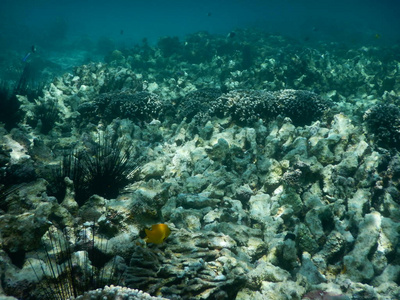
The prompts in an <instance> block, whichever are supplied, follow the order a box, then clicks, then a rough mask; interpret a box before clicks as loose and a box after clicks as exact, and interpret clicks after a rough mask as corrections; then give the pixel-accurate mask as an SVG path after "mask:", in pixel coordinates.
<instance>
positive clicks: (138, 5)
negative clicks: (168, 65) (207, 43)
mask: <svg viewBox="0 0 400 300" xmlns="http://www.w3.org/2000/svg"><path fill="white" fill-rule="evenodd" d="M399 12H400V1H398V0H347V1H346V0H320V1H316V0H306V1H299V0H264V1H262V0H233V1H228V0H220V1H215V0H202V1H189V0H169V1H165V0H164V1H161V0H146V1H137V0H114V1H110V0H68V1H67V0H1V3H0V63H1V61H3V62H4V61H6V60H8V59H9V58H10V56H12V54H10V53H13V54H15V53H18V55H20V56H21V58H23V57H24V55H25V54H26V52H28V51H30V49H31V47H32V45H35V47H36V49H37V50H38V52H40V53H42V55H46V56H47V57H52V56H54V51H56V52H58V54H56V55H55V56H56V57H57V56H58V57H60V53H62V54H63V56H67V57H68V54H69V57H70V58H71V59H72V60H78V61H77V62H71V63H82V62H83V60H85V59H86V60H88V59H89V60H96V59H95V57H96V55H98V57H103V56H104V55H105V54H107V52H109V51H112V50H114V49H121V48H130V47H132V46H133V45H135V44H138V43H141V42H142V41H143V39H146V40H147V41H148V43H149V44H155V43H157V41H158V39H159V38H160V37H163V36H177V37H179V38H180V39H182V38H183V37H184V36H185V35H187V34H191V33H194V32H198V31H207V32H209V33H211V34H221V35H227V34H228V33H229V32H231V31H233V30H235V29H237V28H249V27H250V28H257V29H261V30H263V31H266V32H268V33H274V34H280V35H284V36H286V37H292V38H295V39H296V40H298V41H300V42H304V43H309V44H312V43H315V42H320V41H324V42H329V41H335V42H339V43H343V44H351V45H354V46H355V47H359V46H363V45H371V44H372V45H374V44H378V45H393V44H398V43H399V42H400V18H399V17H398V16H399ZM80 50H84V51H86V54H84V55H85V56H86V58H85V59H78V58H80V56H82V55H83V54H82V53H81V52H80ZM87 56H91V57H90V58H87ZM96 58H97V57H96ZM63 61H64V63H65V64H67V65H68V64H69V62H66V59H65V57H64V58H63ZM57 63H58V64H60V62H59V61H58V62H57Z"/></svg>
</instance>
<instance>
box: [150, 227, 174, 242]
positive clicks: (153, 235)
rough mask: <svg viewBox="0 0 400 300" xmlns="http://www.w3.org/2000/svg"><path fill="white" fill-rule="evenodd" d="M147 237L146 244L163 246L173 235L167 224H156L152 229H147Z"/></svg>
mask: <svg viewBox="0 0 400 300" xmlns="http://www.w3.org/2000/svg"><path fill="white" fill-rule="evenodd" d="M144 231H145V232H146V237H145V238H144V240H145V241H146V243H153V244H161V243H162V242H164V240H165V239H166V238H167V237H168V236H169V235H170V234H171V229H169V227H168V225H167V224H155V225H153V226H151V229H150V230H149V229H145V230H144Z"/></svg>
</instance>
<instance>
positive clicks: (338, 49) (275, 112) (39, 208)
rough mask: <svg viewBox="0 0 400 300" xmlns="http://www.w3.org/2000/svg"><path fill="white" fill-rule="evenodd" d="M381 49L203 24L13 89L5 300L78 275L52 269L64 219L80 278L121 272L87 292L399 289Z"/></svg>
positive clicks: (5, 190) (393, 294)
mask: <svg viewBox="0 0 400 300" xmlns="http://www.w3.org/2000/svg"><path fill="white" fill-rule="evenodd" d="M199 45H204V47H200V46H199ZM176 49H179V51H176V52H174V51H175V50H176ZM378 50H382V51H383V52H382V53H383V54H385V53H386V52H385V51H393V49H389V50H383V49H378V48H368V47H366V48H361V49H346V48H344V46H339V45H336V44H321V45H319V47H318V48H317V49H313V48H305V47H302V46H301V45H299V44H295V43H292V42H290V41H289V40H287V39H285V38H283V37H280V36H275V35H268V34H264V33H259V32H255V31H250V30H249V31H240V30H238V31H237V32H236V38H226V37H220V36H214V35H210V34H207V33H197V34H193V35H190V36H188V37H187V38H186V39H185V41H184V42H183V41H182V42H181V41H179V40H177V39H176V38H164V39H162V40H160V42H159V43H158V46H151V45H149V44H148V43H147V42H146V41H143V43H142V44H141V45H137V46H136V47H134V48H133V49H130V50H120V51H119V52H115V53H114V54H112V53H111V55H110V57H109V64H104V63H90V64H87V65H83V66H80V67H77V68H76V69H75V70H74V71H73V72H72V73H69V74H65V75H63V76H60V77H57V78H56V79H55V80H54V81H53V82H52V83H51V84H49V85H48V86H46V87H44V88H43V95H42V96H39V97H38V98H35V101H31V100H29V99H28V97H26V96H19V97H18V101H19V103H20V104H21V110H20V112H21V113H22V117H21V119H19V120H18V122H17V124H14V125H12V126H8V125H7V128H5V127H4V126H3V125H1V126H0V133H1V135H0V141H1V145H2V146H1V148H0V179H1V182H0V183H1V185H0V192H1V193H2V194H1V195H0V209H1V214H0V232H1V235H0V275H1V276H0V279H1V280H0V295H1V296H3V295H11V296H14V297H17V298H24V297H25V299H29V298H27V295H37V294H35V293H37V292H38V291H39V287H40V285H41V284H43V283H48V282H56V280H58V278H59V279H60V281H61V282H64V284H67V283H66V281H65V279H64V278H63V277H62V276H61V277H60V276H57V275H55V274H51V272H48V267H46V263H45V261H46V251H45V249H47V251H49V253H50V256H51V255H53V254H54V255H56V254H58V253H59V252H60V251H59V250H58V249H57V247H56V246H54V245H51V242H50V239H49V234H50V233H51V232H54V230H55V228H62V230H63V231H65V232H67V233H68V235H66V236H67V237H61V243H64V244H65V243H68V244H69V245H70V246H71V247H70V248H69V249H70V252H71V253H70V254H71V255H70V257H72V260H71V261H72V262H73V264H74V265H76V266H77V268H78V267H79V268H78V269H79V270H96V272H100V273H101V272H109V271H110V270H112V269H113V267H112V265H113V262H118V264H117V265H118V270H124V269H125V270H126V271H125V272H124V273H123V274H124V275H123V276H122V277H121V280H120V282H118V284H119V286H117V287H104V288H103V289H97V290H91V291H87V292H86V293H85V294H83V295H80V296H77V299H89V298H90V299H97V298H101V299H112V298H113V297H114V298H115V297H125V298H127V299H152V298H154V297H159V298H157V299H160V298H164V299H238V300H245V299H295V300H300V299H399V298H400V289H399V275H400V262H399V259H398V257H399V255H400V253H399V251H400V250H399V247H398V245H399V234H398V233H399V232H400V201H399V198H400V193H399V189H400V156H399V153H398V150H399V149H398V138H399V137H398V125H399V124H398V121H399V109H398V108H397V106H396V104H398V103H397V102H396V101H398V99H399V96H400V92H399V90H400V86H399V82H400V76H399V74H398V68H397V66H398V64H399V62H398V58H396V57H397V56H396V55H394V56H387V55H386V54H387V53H386V54H385V55H386V56H385V57H386V58H383V57H382V56H381V54H382V53H381V52H380V51H378ZM173 52H174V53H173ZM383 63H384V64H385V67H383V66H382V65H383ZM371 74H374V75H371ZM312 91H313V92H312ZM44 104H46V105H49V106H48V107H47V106H46V109H44V107H40V105H44ZM53 105H54V106H53ZM37 106H39V107H37ZM35 107H36V109H34V108H35ZM47 113H48V114H49V116H55V115H57V116H58V117H57V120H56V121H55V122H47V124H48V125H46V121H44V120H46V118H47V117H46V114H47ZM363 115H365V117H364V119H362V116H363ZM39 119H41V121H39ZM48 119H49V120H51V119H53V118H50V117H49V118H48ZM10 124H11V123H10ZM11 127H13V128H11ZM99 132H100V133H101V134H100V135H99ZM61 161H62V162H63V166H62V167H60V168H58V167H57V166H58V165H59V163H60V162H61ZM54 169H57V170H58V171H57V172H56V173H54ZM93 223H95V224H97V225H96V227H97V230H96V231H89V233H88V231H87V227H88V225H87V224H93ZM160 223H163V224H167V225H168V227H169V228H170V229H171V234H170V235H169V236H168V238H167V239H166V240H165V241H164V242H162V243H160V244H152V243H148V244H146V243H145V241H144V240H143V238H144V235H143V232H144V231H145V229H148V228H152V227H153V225H155V224H160ZM85 228H86V230H85ZM85 238H86V241H93V246H94V249H95V253H97V254H98V255H99V256H100V257H102V258H103V260H102V261H103V263H102V264H99V263H98V262H97V261H96V259H94V257H93V256H92V255H88V256H86V254H89V252H90V251H89V248H87V247H86V248H85V247H84V246H85V243H84V242H82V241H84V240H85ZM43 243H44V245H45V246H46V247H45V248H44V247H43ZM104 243H106V245H107V246H106V247H105V246H104ZM86 244H87V243H86ZM96 245H99V246H96ZM100 245H103V246H100ZM61 252H62V251H61ZM85 257H87V259H85ZM105 260H107V262H105ZM31 264H33V265H34V266H39V267H40V266H43V268H44V270H45V271H46V272H47V275H48V276H39V277H35V276H34V274H33V273H34V271H33V268H32V266H31ZM57 265H59V266H61V267H64V266H65V265H66V264H65V263H64V261H62V260H58V261H57ZM39 273H40V272H39ZM107 274H108V273H107ZM52 280H53V281H52ZM67 282H68V281H67ZM103 284H105V283H104V282H103ZM122 286H126V287H122ZM127 287H129V288H130V289H129V288H127ZM90 288H93V289H95V288H97V286H96V287H94V286H93V287H90ZM131 289H138V290H131ZM147 293H148V294H147ZM31 299H34V296H32V298H31Z"/></svg>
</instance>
